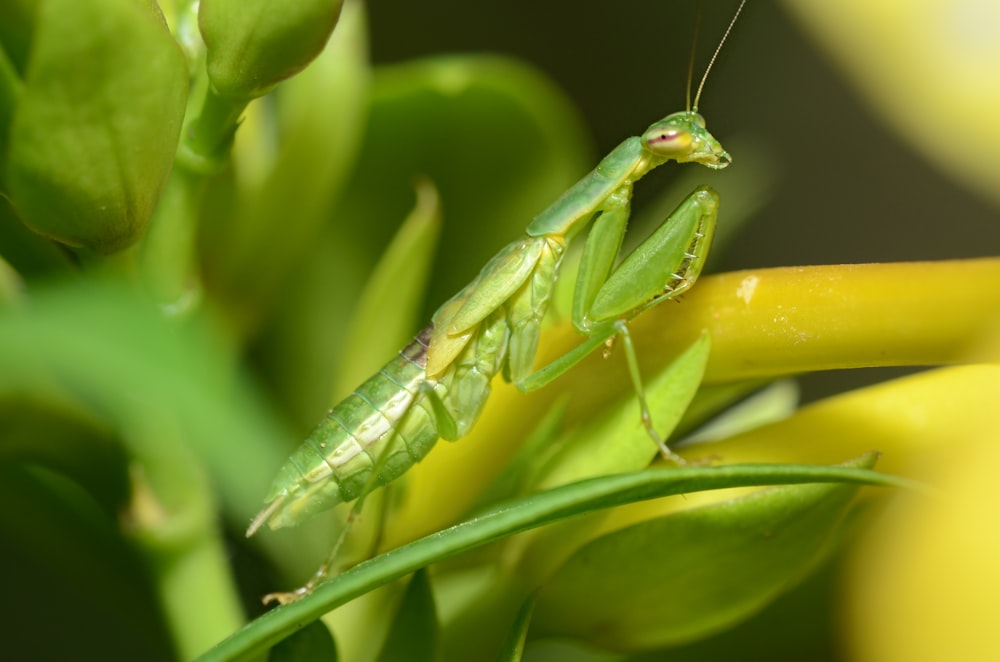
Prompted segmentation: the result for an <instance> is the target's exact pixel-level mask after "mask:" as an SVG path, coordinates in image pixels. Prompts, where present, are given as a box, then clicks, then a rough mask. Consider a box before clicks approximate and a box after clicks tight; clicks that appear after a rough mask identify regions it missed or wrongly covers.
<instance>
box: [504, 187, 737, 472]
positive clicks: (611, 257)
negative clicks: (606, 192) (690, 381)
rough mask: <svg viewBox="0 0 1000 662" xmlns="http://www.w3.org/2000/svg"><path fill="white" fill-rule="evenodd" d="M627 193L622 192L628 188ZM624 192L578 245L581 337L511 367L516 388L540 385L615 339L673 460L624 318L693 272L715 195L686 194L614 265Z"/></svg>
mask: <svg viewBox="0 0 1000 662" xmlns="http://www.w3.org/2000/svg"><path fill="white" fill-rule="evenodd" d="M629 192H630V191H629ZM629 200H630V196H628V195H621V196H610V197H609V198H608V202H607V203H606V205H605V209H604V210H602V211H601V212H599V214H600V215H599V216H598V218H597V219H596V220H595V221H594V222H593V225H592V227H591V230H590V232H589V234H588V236H587V242H586V244H585V245H584V252H583V257H582V259H581V263H580V270H579V272H578V275H577V281H576V289H575V290H574V297H573V316H572V319H573V325H574V326H575V327H576V328H577V330H579V331H580V332H581V333H583V334H585V335H587V336H589V338H588V341H585V342H584V343H583V344H581V345H580V347H578V348H577V350H575V351H573V352H571V353H569V354H566V355H564V356H562V357H560V358H559V359H556V360H555V361H553V362H552V363H550V364H548V365H546V366H544V367H542V368H540V369H539V370H534V371H531V372H529V373H527V374H512V375H511V378H512V380H513V381H514V384H515V386H517V388H518V389H520V390H522V391H533V390H536V389H538V388H541V387H543V386H545V385H546V384H548V383H549V382H551V381H552V380H554V379H555V378H557V377H558V376H559V375H561V374H562V373H564V372H566V371H567V370H568V369H570V368H571V367H573V366H574V365H575V364H576V363H578V362H579V361H580V360H582V359H583V358H584V357H585V356H586V355H587V354H589V353H590V352H592V351H594V349H596V348H597V347H599V346H600V345H602V344H603V343H604V342H605V341H606V340H607V339H608V338H610V337H612V336H613V335H618V336H620V337H621V339H622V344H623V345H624V349H625V357H626V360H627V361H628V367H629V375H630V377H631V379H632V383H633V386H634V387H635V391H636V395H637V396H638V399H639V408H640V414H641V417H642V422H643V425H645V426H646V429H647V430H648V431H649V434H650V436H651V437H652V438H653V440H654V441H655V442H656V443H657V445H658V446H659V447H660V450H661V452H662V453H663V455H664V457H666V458H668V459H670V460H673V461H677V462H679V461H681V460H680V458H679V457H678V456H677V455H676V454H674V453H673V452H672V451H670V449H669V448H667V446H666V444H665V443H664V442H663V440H662V439H661V438H660V437H659V435H658V434H657V433H656V431H655V429H654V428H653V425H652V416H651V414H650V412H649V407H648V406H647V405H646V399H645V393H644V389H643V387H642V379H641V376H640V372H639V363H638V359H637V358H636V354H635V348H634V345H633V343H632V338H631V336H630V335H629V332H628V326H627V325H626V322H627V321H628V320H629V319H631V318H633V317H635V316H636V315H638V314H639V313H640V312H642V311H643V310H645V309H646V308H648V307H650V306H652V305H655V304H656V303H659V302H660V301H661V300H663V299H669V298H674V297H676V296H678V295H679V294H681V293H682V292H684V290H686V289H687V288H688V287H690V286H691V284H692V283H693V282H694V281H695V280H696V279H697V278H698V275H699V274H700V273H701V269H702V266H703V265H704V262H705V258H706V256H707V255H708V248H709V246H710V245H711V242H712V236H713V235H714V233H715V225H716V220H717V218H718V207H719V197H718V195H717V194H716V193H715V192H714V191H712V190H711V189H710V188H708V187H704V186H703V187H700V188H698V189H697V190H695V191H694V192H693V193H691V194H690V195H689V196H688V197H687V198H686V199H685V200H684V202H682V203H681V204H680V206H679V207H678V208H677V209H676V210H674V212H673V213H671V214H670V216H668V217H667V219H666V220H665V221H664V222H663V223H662V224H661V225H660V226H659V227H658V228H657V229H656V230H655V231H654V232H653V233H652V234H651V235H650V236H649V237H647V238H646V239H645V240H644V241H643V242H642V243H641V244H640V245H639V246H638V247H637V248H636V249H635V250H634V251H632V253H630V254H629V256H628V257H626V258H625V259H624V260H623V261H622V263H621V264H620V265H619V266H618V268H617V269H615V268H614V262H615V260H616V259H617V258H618V253H619V251H620V247H621V243H622V238H623V236H624V233H625V224H626V221H627V220H628V211H629V209H628V207H629Z"/></svg>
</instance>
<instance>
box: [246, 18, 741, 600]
mask: <svg viewBox="0 0 1000 662" xmlns="http://www.w3.org/2000/svg"><path fill="white" fill-rule="evenodd" d="M744 2H745V0H744ZM742 9H743V3H741V4H740V6H739V8H738V9H737V10H736V14H735V15H734V16H733V18H732V21H731V22H730V24H729V27H728V28H727V29H726V31H725V33H724V35H723V37H722V40H721V41H720V43H719V46H718V48H717V49H716V51H715V54H714V55H713V56H712V59H711V60H710V61H709V65H708V67H707V68H706V71H705V74H704V75H703V77H702V79H701V83H700V84H699V86H698V90H697V93H696V95H695V99H694V103H693V105H692V104H690V103H689V104H688V108H689V110H684V111H681V112H676V113H673V114H671V115H667V116H666V117H664V118H663V119H661V120H659V121H657V122H654V123H653V124H652V125H651V126H650V127H649V128H648V129H646V131H645V132H644V133H643V134H642V135H641V136H633V137H631V138H627V139H626V140H625V141H624V142H622V143H621V144H620V145H618V146H617V147H616V148H615V149H614V150H612V151H611V153H610V154H608V155H607V156H606V157H605V158H604V159H603V160H601V162H600V163H599V164H598V165H597V167H596V168H595V169H594V170H593V171H591V172H590V173H589V174H588V175H586V176H585V177H584V178H583V179H581V180H580V181H579V182H577V183H576V184H575V185H574V186H572V187H571V188H570V189H569V190H568V191H566V193H564V194H563V195H562V197H560V198H559V199H558V200H556V201H555V202H554V203H553V204H552V205H551V206H549V207H548V208H547V209H546V210H545V211H543V212H542V213H540V214H539V215H538V216H536V217H535V218H534V219H533V220H532V221H531V223H529V224H528V227H527V229H526V230H525V233H524V235H523V236H522V237H520V238H519V239H517V240H516V241H514V242H512V243H510V244H508V245H507V246H506V247H504V248H503V249H502V250H501V251H500V252H499V253H497V254H496V255H495V256H494V257H493V258H492V259H491V260H490V261H489V262H488V263H487V264H486V266H484V267H483V269H482V271H481V272H480V273H479V275H478V276H477V277H476V278H475V280H473V281H472V282H471V283H469V284H468V285H467V286H466V287H465V288H464V289H463V290H462V291H460V292H459V293H458V294H457V295H455V296H454V297H452V298H451V299H450V300H449V301H447V302H446V303H445V304H444V305H442V306H441V307H440V308H439V309H438V310H437V312H435V313H434V315H433V317H432V320H431V324H430V325H429V326H427V327H426V328H425V329H424V330H423V331H421V332H420V333H419V334H418V335H417V336H416V338H414V340H413V341H412V342H411V343H410V344H409V345H407V346H406V347H405V348H403V349H402V350H401V351H400V352H399V354H398V355H397V356H396V357H395V358H393V359H392V360H391V361H389V363H387V364H386V365H385V366H384V367H383V368H382V369H381V370H379V371H378V372H377V373H376V374H375V375H374V376H372V377H371V378H369V379H368V380H367V381H366V382H364V383H363V384H361V386H359V387H358V388H357V389H356V390H355V391H354V392H353V393H352V394H351V395H349V396H347V398H345V399H344V400H343V401H341V402H340V403H339V404H337V405H336V406H335V407H333V409H331V410H330V411H329V413H328V414H327V415H326V417H325V418H324V419H323V420H322V421H321V422H320V423H319V424H318V425H317V426H316V428H315V429H314V430H313V431H312V432H311V433H310V435H309V436H308V438H307V439H306V440H305V442H304V443H303V444H302V445H301V446H300V447H299V448H298V450H296V451H295V453H294V454H293V455H292V456H291V458H289V460H288V461H287V462H286V463H285V465H284V466H283V467H282V468H281V470H280V471H279V473H278V475H277V477H276V478H275V480H274V483H273V484H272V487H271V490H270V491H269V493H268V495H267V498H266V502H267V506H266V507H265V508H264V509H263V510H262V511H261V512H260V513H259V514H258V515H257V516H256V517H255V518H254V519H253V521H252V522H251V524H250V527H249V529H248V530H247V536H251V535H253V534H254V533H255V532H256V531H257V530H258V529H259V528H260V527H261V526H262V525H264V524H265V523H267V524H268V526H269V527H270V528H272V529H277V528H281V527H284V526H291V525H295V524H298V523H300V522H302V521H303V520H305V519H307V518H308V517H310V516H312V515H314V514H316V513H319V512H322V511H324V510H327V509H329V508H332V507H333V506H336V505H337V504H340V503H345V502H350V501H354V500H357V501H358V503H357V504H356V505H355V511H354V512H356V511H358V510H359V509H360V505H359V504H360V502H361V501H362V500H363V499H364V498H365V497H366V496H367V495H368V494H369V493H370V492H371V491H372V490H373V489H375V488H376V487H379V486H382V485H385V484H387V483H389V482H391V481H393V480H394V479H396V478H397V477H399V476H400V475H402V474H403V473H404V472H405V471H407V470H408V469H409V468H410V467H411V466H413V465H414V464H415V463H416V462H419V461H420V460H421V459H423V457H424V456H425V455H426V454H427V453H428V452H429V451H430V449H431V448H432V447H433V446H434V444H435V443H436V442H437V440H438V439H439V438H443V439H446V440H456V439H460V438H461V437H463V436H465V435H466V434H467V433H468V432H469V430H470V429H471V428H472V426H473V425H474V424H475V422H476V420H477V419H478V418H479V414H480V412H481V411H482V409H483V406H484V405H485V403H486V401H487V399H488V398H489V395H490V383H491V381H492V380H493V378H494V377H495V376H496V375H497V374H499V373H501V372H503V374H504V376H505V377H506V378H507V379H508V380H509V381H511V382H513V383H514V385H515V386H516V387H517V388H518V389H520V390H521V391H525V392H527V391H532V390H535V389H538V388H541V387H542V386H545V385H546V384H548V383H549V382H551V381H552V380H553V379H555V378H556V377H558V376H559V375H561V374H562V373H563V372H565V371H566V370H568V369H569V368H570V367H572V366H573V365H574V364H575V363H577V362H578V361H580V360H581V359H582V358H583V357H584V356H586V355H587V354H589V353H590V352H592V351H593V350H594V349H596V348H597V347H600V346H601V345H602V344H604V343H605V342H606V341H607V340H608V339H610V338H611V337H613V336H616V335H617V336H620V337H621V338H622V341H623V345H624V350H625V354H626V358H627V360H628V364H629V373H630V375H631V379H632V382H633V384H634V386H635V390H636V393H637V394H638V399H639V405H640V413H641V416H642V421H643V424H644V425H645V427H646V430H647V431H648V432H649V435H650V437H651V438H652V439H653V440H654V441H655V443H656V444H657V445H658V446H659V447H660V450H661V453H662V454H663V456H664V457H666V458H667V459H669V460H671V461H674V462H676V463H678V464H680V463H683V460H682V459H681V458H680V457H679V456H677V455H675V454H674V453H673V452H672V451H671V450H670V449H669V448H668V447H667V445H666V443H664V441H663V440H662V439H660V437H659V436H658V435H657V434H656V432H655V430H654V428H653V424H652V420H651V416H650V414H649V410H648V407H647V406H646V402H645V397H644V395H643V390H642V383H641V379H640V376H639V370H638V363H637V361H636V357H635V351H634V348H633V346H632V341H631V337H630V336H629V332H628V327H627V322H628V321H629V320H630V319H632V318H633V317H635V316H636V315H638V314H639V313H641V312H642V311H643V310H645V309H647V308H649V307H651V306H654V305H656V304H657V303H660V302H661V301H664V300H667V299H672V298H675V297H677V296H678V295H679V294H681V293H682V292H684V291H685V290H687V289H688V288H690V287H691V286H692V285H693V284H694V281H695V280H696V279H697V277H698V275H699V273H700V272H701V269H702V266H703V265H704V262H705V258H706V257H707V255H708V249H709V246H710V244H711V241H712V235H713V233H714V231H715V225H716V220H717V217H718V208H719V196H718V194H717V193H715V191H713V190H712V189H711V188H709V187H707V186H700V187H698V188H697V189H695V191H694V192H692V193H691V194H690V195H688V196H687V198H685V199H684V201H683V202H681V204H680V205H679V206H678V207H677V208H676V209H675V210H674V211H673V212H672V213H671V214H670V215H669V216H668V217H667V219H666V220H665V221H664V222H663V223H662V224H661V225H660V226H659V227H658V228H657V229H656V230H654V231H653V233H652V234H651V235H650V236H649V237H648V238H647V239H646V240H645V241H643V242H642V243H641V244H640V245H639V246H638V247H637V248H636V249H635V250H634V251H633V252H632V253H630V254H629V255H628V256H627V257H625V258H624V260H622V261H621V263H620V264H618V266H617V267H616V266H615V264H616V262H617V261H618V256H619V253H620V251H621V244H622V239H623V237H624V234H625V229H626V224H627V222H628V218H629V212H630V202H631V198H632V187H633V184H634V183H635V182H636V181H638V180H639V179H641V178H642V177H643V176H645V175H646V173H648V172H650V171H651V170H653V169H654V168H656V167H658V166H660V165H662V164H664V163H666V162H668V161H676V162H677V163H699V164H701V165H703V166H706V167H708V168H712V169H716V170H719V169H722V168H725V167H727V166H728V165H729V164H730V163H732V158H731V157H730V156H729V154H728V153H727V152H726V151H725V150H724V149H723V148H722V145H721V144H720V143H719V141H718V140H716V139H715V138H714V137H713V136H712V135H711V134H710V133H709V132H708V130H707V129H706V128H705V119H704V118H703V117H702V116H701V115H700V114H699V113H698V100H699V98H700V96H701V90H702V88H703V86H704V83H705V79H706V78H707V76H708V72H709V71H710V70H711V67H712V64H713V63H714V61H715V58H716V56H717V55H718V53H719V49H721V47H722V44H723V43H725V40H726V38H727V37H728V35H729V32H730V31H731V30H732V27H733V25H734V24H735V22H736V19H737V18H738V17H739V14H740V11H741V10H742ZM689 89H690V87H689ZM588 227H589V232H587V235H586V236H587V238H586V241H585V243H584V247H583V257H582V260H581V263H580V267H579V271H578V275H577V280H576V285H575V289H574V292H573V305H572V322H573V325H574V326H575V327H576V329H577V330H578V331H579V332H580V333H581V334H582V335H583V336H584V337H585V338H586V339H585V341H584V342H583V343H581V344H580V345H579V346H578V347H577V348H575V349H574V350H572V351H570V352H569V353H567V354H566V355H564V356H562V357H560V358H558V359H556V360H555V361H553V362H552V363H550V364H549V365H547V366H544V367H542V368H541V369H539V370H535V369H534V362H535V354H536V351H537V349H538V342H539V334H540V331H541V327H542V320H543V318H544V317H545V314H546V312H547V310H548V306H549V301H550V298H551V295H552V292H553V289H554V287H555V282H556V278H557V277H558V275H559V268H560V264H561V262H562V258H563V256H564V254H565V252H566V249H567V247H568V246H569V244H570V243H571V242H572V241H573V240H574V239H575V238H576V237H577V236H578V235H580V234H581V233H583V231H584V230H586V229H587V228H588ZM338 546H339V544H338ZM331 561H332V559H331ZM328 566H329V562H328V563H327V564H326V565H324V566H323V567H322V568H320V570H319V571H318V572H317V574H316V576H314V577H313V579H312V580H311V581H310V582H309V583H308V584H306V585H305V586H303V587H301V588H300V589H297V590H295V591H292V592H289V593H275V594H272V595H270V596H268V597H266V598H265V601H267V600H269V599H274V600H277V601H279V602H282V603H284V602H290V601H292V600H294V599H296V598H297V597H300V596H301V595H304V594H306V593H308V592H309V591H311V590H312V588H313V587H314V586H315V585H316V584H317V583H318V582H320V581H322V579H323V578H325V576H326V573H327V568H328Z"/></svg>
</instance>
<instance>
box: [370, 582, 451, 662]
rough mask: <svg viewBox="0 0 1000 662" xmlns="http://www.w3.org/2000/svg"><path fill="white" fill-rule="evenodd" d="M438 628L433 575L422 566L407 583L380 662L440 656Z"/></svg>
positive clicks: (380, 653) (383, 647)
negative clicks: (428, 573) (432, 581)
mask: <svg viewBox="0 0 1000 662" xmlns="http://www.w3.org/2000/svg"><path fill="white" fill-rule="evenodd" d="M438 630H439V625H438V619H437V608H436V607H435V605H434V593H433V591H432V590H431V583H430V578H429V577H428V575H427V571H426V570H420V571H418V572H416V573H414V575H413V578H412V579H411V580H410V583H409V585H408V586H407V587H406V592H405V593H404V594H403V599H402V601H401V602H400V603H399V609H397V610H396V616H395V618H393V621H392V625H391V626H390V628H389V635H388V637H387V638H386V640H385V643H384V644H383V645H382V650H381V651H379V654H378V658H376V660H377V662H408V661H409V660H427V661H428V662H430V661H431V660H435V659H437V658H438V652H437V651H438V639H439V634H438Z"/></svg>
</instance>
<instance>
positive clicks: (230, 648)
mask: <svg viewBox="0 0 1000 662" xmlns="http://www.w3.org/2000/svg"><path fill="white" fill-rule="evenodd" d="M826 481H835V482H852V483H859V484H871V485H884V486H897V487H902V486H908V487H912V486H914V483H912V482H910V481H906V480H903V479H899V478H894V477H891V476H886V475H883V474H879V473H876V472H873V471H869V470H865V469H856V468H845V467H816V466H801V465H729V466H724V467H717V468H704V467H702V468H686V469H677V468H665V469H649V470H646V471H643V472H638V473H631V474H618V475H613V476H604V477H601V478H593V479H590V480H586V481H581V482H579V483H573V484H571V485H564V486H562V487H558V488H555V489H552V490H549V491H547V492H543V493H541V494H536V495H533V496H531V497H527V498H525V499H520V500H518V501H516V502H513V503H510V504H507V505H506V506H504V507H501V508H497V509H495V510H493V511H491V512H489V513H486V514H484V515H482V516H480V517H477V518H475V519H473V520H470V521H467V522H464V523H462V524H458V525H456V526H453V527H451V528H449V529H446V530H444V531H440V532H438V533H435V534H433V535H430V536H427V537H425V538H421V539H420V540H417V541H415V542H413V543H410V544H408V545H404V546H403V547H400V548H398V549H395V550H393V551H391V552H388V553H385V554H382V555H380V556H377V557H375V558H373V559H371V560H368V561H365V562H363V563H360V564H358V565H356V566H354V567H353V568H351V569H349V570H347V571H345V572H343V573H341V574H340V575H338V576H337V577H335V578H333V579H331V580H330V581H328V582H325V583H323V584H321V585H320V586H318V587H317V588H316V589H315V590H314V591H313V592H312V593H311V594H309V595H307V596H305V597H303V598H302V599H301V600H298V601H297V602H293V603H291V604H288V605H283V606H281V607H279V608H277V609H274V610H272V611H269V612H267V613H266V614H264V615H263V616H261V617H260V618H258V619H257V620H256V621H254V622H253V623H251V624H250V625H248V626H247V627H244V628H243V629H242V630H240V631H239V632H236V633H234V634H233V635H232V636H231V637H229V638H228V639H226V640H225V641H223V642H221V643H220V644H218V645H217V646H215V647H214V648H213V649H212V650H210V651H208V652H207V653H205V654H204V655H203V656H201V657H200V658H199V660H202V662H210V661H218V660H228V659H232V658H234V657H236V656H239V655H244V656H245V655H249V654H250V653H253V652H255V651H260V650H262V649H264V648H266V647H267V646H270V645H273V644H274V643H275V642H277V641H280V640H281V639H283V638H285V637H286V636H288V635H289V634H291V633H292V632H294V631H295V630H297V629H299V628H301V627H303V626H304V625H305V624H306V623H309V622H311V621H313V620H315V619H317V618H319V617H320V616H322V615H323V614H325V613H326V612H328V611H330V610H332V609H335V608H336V607H338V606H340V605H343V604H345V603H346V602H348V601H350V600H352V599H354V598H356V597H358V596H360V595H363V594H365V593H367V592H368V591H371V590H372V589H374V588H376V587H378V586H382V585H384V584H387V583H388V582H391V581H393V580H394V579H398V578H400V577H403V576H405V575H407V574H409V573H411V572H413V571H415V570H417V569H419V568H422V567H425V566H427V565H429V564H431V563H435V562H438V561H441V560H444V559H446V558H450V557H452V556H455V555H457V554H460V553H462V552H465V551H468V550H471V549H475V548H477V547H481V546H483V545H486V544H489V543H491V542H494V541H496V540H500V539H502V538H504V537H507V536H510V535H513V534H515V533H519V532H521V531H526V530H528V529H531V528H535V527H538V526H542V525H544V524H548V523H550V522H554V521H558V520H560V519H564V518H566V517H571V516H573V515H579V514H583V513H588V512H593V511H595V510H598V509H601V508H610V507H613V506H618V505H623V504H626V503H633V502H636V501H643V500H647V499H655V498H658V497H662V496H669V495H676V494H685V493H691V492H695V491H699V490H707V489H721V488H724V487H746V486H750V485H768V484H793V483H799V482H826Z"/></svg>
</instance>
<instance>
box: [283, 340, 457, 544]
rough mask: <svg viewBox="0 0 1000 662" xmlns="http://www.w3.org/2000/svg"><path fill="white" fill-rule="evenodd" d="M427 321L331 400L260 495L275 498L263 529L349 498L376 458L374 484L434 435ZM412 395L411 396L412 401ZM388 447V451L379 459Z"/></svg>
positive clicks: (438, 387) (425, 448)
mask: <svg viewBox="0 0 1000 662" xmlns="http://www.w3.org/2000/svg"><path fill="white" fill-rule="evenodd" d="M430 333H431V327H427V328H426V329H424V330H423V331H421V332H420V333H419V334H418V335H417V337H416V338H414V339H413V342H411V343H410V344H409V345H407V346H406V347H405V348H403V349H402V350H401V351H400V352H399V354H398V355H397V356H396V357H395V358H394V359H393V360H392V361H390V362H389V363H388V364H386V365H385V366H384V367H383V368H382V369H381V370H379V371H378V372H377V373H375V375H373V376H372V377H371V378H370V379H368V380H367V381H366V382H365V383H363V384H362V385H361V386H359V387H358V388H357V390H355V391H354V392H353V393H351V395H349V396H347V397H346V398H344V400H342V401H341V402H340V403H338V404H337V405H336V406H335V407H334V408H333V409H331V410H330V412H329V413H328V414H327V415H326V416H325V417H324V418H323V420H322V421H321V422H320V423H319V425H317V426H316V427H315V428H314V429H313V431H312V432H311V433H310V434H309V436H308V438H306V440H305V442H303V444H302V445H301V446H299V448H298V450H296V451H295V453H294V454H293V455H292V456H291V457H290V458H289V459H288V461H287V462H286V463H285V465H284V466H283V467H282V468H281V471H280V472H279V474H278V476H277V477H276V478H275V481H274V484H273V485H272V487H271V491H270V493H269V494H268V497H267V501H268V502H273V501H276V500H280V501H281V505H280V508H278V509H276V510H275V511H273V512H271V513H270V517H269V518H268V520H267V521H268V524H269V525H270V527H271V528H279V527H282V526H290V525H293V524H297V523H299V522H301V521H302V520H304V519H306V518H308V517H309V516H311V515H313V514H315V513H319V512H322V511H324V510H327V509H328V508H332V507H333V506H335V505H337V504H338V503H341V502H345V501H352V500H353V499H355V498H357V497H358V496H359V495H360V494H361V492H362V491H363V490H364V488H365V487H366V485H367V483H368V480H369V478H370V477H371V472H372V469H373V467H374V466H375V464H376V462H381V463H382V464H381V468H380V470H379V473H378V478H377V480H376V482H375V485H376V486H379V485H384V484H386V483H388V482H390V481H392V480H394V479H395V478H397V477H399V476H400V475H401V474H403V473H404V472H405V471H406V470H407V469H409V468H410V467H411V466H413V464H414V463H416V462H419V461H420V460H421V459H422V458H423V457H424V456H425V455H426V454H427V453H428V452H429V451H430V449H431V448H432V447H433V446H434V443H435V442H436V441H437V439H438V431H437V427H436V425H435V419H434V415H433V411H432V410H431V407H430V405H429V403H428V402H427V398H426V397H419V396H420V395H421V388H422V385H424V384H426V385H427V386H424V387H423V388H426V387H433V388H434V390H435V391H436V392H437V393H438V395H439V396H440V397H441V398H442V400H446V399H447V391H446V389H445V386H444V385H443V384H440V383H438V382H435V381H433V380H430V381H429V380H428V379H427V377H426V374H425V372H424V366H425V365H426V363H427V343H428V341H429V338H430ZM415 399H416V400H417V401H416V402H414V400H415ZM387 446H388V451H387V452H388V455H386V456H385V457H384V458H383V457H382V455H383V453H384V452H386V447H387Z"/></svg>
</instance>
